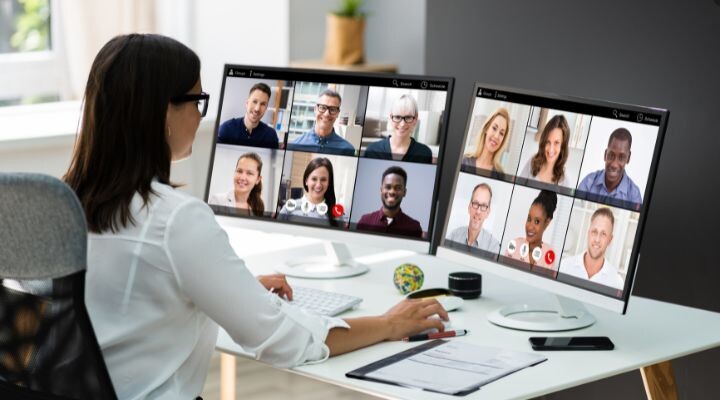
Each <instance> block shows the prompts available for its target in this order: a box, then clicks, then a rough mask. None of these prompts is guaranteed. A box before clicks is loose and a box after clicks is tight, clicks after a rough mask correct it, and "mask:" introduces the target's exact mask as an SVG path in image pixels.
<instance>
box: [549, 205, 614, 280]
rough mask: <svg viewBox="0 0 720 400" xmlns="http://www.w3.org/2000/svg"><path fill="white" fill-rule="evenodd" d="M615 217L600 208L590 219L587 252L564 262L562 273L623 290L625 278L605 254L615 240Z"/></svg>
mask: <svg viewBox="0 0 720 400" xmlns="http://www.w3.org/2000/svg"><path fill="white" fill-rule="evenodd" d="M614 225H615V217H614V216H613V213H612V211H610V209H609V208H607V207H602V208H598V209H597V210H596V211H595V212H594V213H593V215H592V217H590V228H589V229H588V243H587V250H586V251H584V252H582V253H580V254H578V255H576V256H575V257H571V258H568V259H567V260H563V261H562V263H561V265H560V272H561V273H564V274H568V275H573V276H577V277H578V278H582V279H586V280H589V281H591V282H597V283H599V284H602V285H605V286H611V287H614V288H616V289H622V288H623V286H624V283H625V282H624V281H623V278H622V277H620V274H619V273H618V269H617V267H615V266H614V265H612V264H611V263H610V261H608V260H607V259H605V252H606V251H607V248H608V247H609V246H610V243H611V242H612V239H613V227H614Z"/></svg>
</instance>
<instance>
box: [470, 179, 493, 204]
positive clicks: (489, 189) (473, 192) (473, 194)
mask: <svg viewBox="0 0 720 400" xmlns="http://www.w3.org/2000/svg"><path fill="white" fill-rule="evenodd" d="M480 188H483V189H485V190H487V191H488V193H490V201H491V202H492V188H490V185H488V184H487V183H485V182H483V183H478V184H477V185H475V188H474V189H473V191H472V195H471V196H470V202H471V203H472V197H473V196H475V192H477V190H478V189H480Z"/></svg>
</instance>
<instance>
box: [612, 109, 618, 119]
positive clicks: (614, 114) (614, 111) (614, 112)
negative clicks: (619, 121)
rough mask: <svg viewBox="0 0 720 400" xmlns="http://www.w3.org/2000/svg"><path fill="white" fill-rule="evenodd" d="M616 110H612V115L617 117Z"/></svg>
mask: <svg viewBox="0 0 720 400" xmlns="http://www.w3.org/2000/svg"><path fill="white" fill-rule="evenodd" d="M617 115H618V113H617V110H613V117H615V118H617V117H618V116H617Z"/></svg>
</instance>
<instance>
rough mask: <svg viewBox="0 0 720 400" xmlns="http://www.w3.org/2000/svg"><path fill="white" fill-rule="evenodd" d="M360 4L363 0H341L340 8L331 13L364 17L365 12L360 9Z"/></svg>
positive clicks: (340, 15) (350, 16)
mask: <svg viewBox="0 0 720 400" xmlns="http://www.w3.org/2000/svg"><path fill="white" fill-rule="evenodd" d="M362 4H363V0H342V1H341V2H340V9H338V10H336V11H335V12H333V14H335V15H337V16H339V17H348V18H365V13H364V12H362V11H360V7H362Z"/></svg>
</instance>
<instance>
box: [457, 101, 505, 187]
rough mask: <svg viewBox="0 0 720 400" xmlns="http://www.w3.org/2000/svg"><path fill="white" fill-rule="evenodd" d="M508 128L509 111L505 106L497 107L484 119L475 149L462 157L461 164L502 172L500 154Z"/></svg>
mask: <svg viewBox="0 0 720 400" xmlns="http://www.w3.org/2000/svg"><path fill="white" fill-rule="evenodd" d="M509 128H510V113H509V112H508V110H507V109H505V108H502V107H501V108H498V109H497V110H495V112H494V113H492V114H491V115H490V116H489V117H488V119H487V120H485V124H483V126H482V130H481V131H480V136H479V137H478V141H477V146H475V151H474V152H473V153H470V154H466V155H465V157H463V159H462V165H463V166H467V167H471V168H475V169H480V170H486V171H491V172H493V173H503V172H504V171H503V168H502V165H500V156H502V153H503V150H504V149H505V143H506V142H507V139H508V137H510V131H509Z"/></svg>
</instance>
